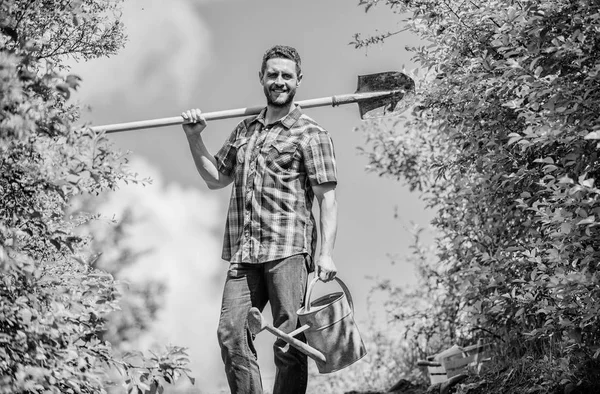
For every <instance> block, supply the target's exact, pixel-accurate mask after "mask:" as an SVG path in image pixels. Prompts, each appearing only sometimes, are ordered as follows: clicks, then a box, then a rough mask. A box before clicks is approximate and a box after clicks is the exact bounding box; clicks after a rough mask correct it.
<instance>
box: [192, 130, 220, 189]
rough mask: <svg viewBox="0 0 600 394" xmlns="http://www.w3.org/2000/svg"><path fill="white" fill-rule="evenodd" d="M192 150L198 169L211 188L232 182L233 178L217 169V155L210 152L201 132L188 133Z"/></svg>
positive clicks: (218, 187)
mask: <svg viewBox="0 0 600 394" xmlns="http://www.w3.org/2000/svg"><path fill="white" fill-rule="evenodd" d="M187 139H188V143H189V145H190V151H191V152H192V157H193V158H194V163H195V164H196V169H197V170H198V173H200V176H201V177H202V179H204V181H205V182H206V185H207V186H208V188H209V189H220V188H222V187H225V186H227V185H228V184H229V183H231V178H229V177H226V176H224V175H223V174H221V173H220V172H219V170H218V169H217V161H216V160H215V157H214V156H213V155H211V154H210V153H209V152H208V149H207V148H206V145H205V144H204V141H203V140H202V136H201V135H200V134H196V135H191V136H190V135H188V136H187Z"/></svg>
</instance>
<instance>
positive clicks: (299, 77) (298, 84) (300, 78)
mask: <svg viewBox="0 0 600 394" xmlns="http://www.w3.org/2000/svg"><path fill="white" fill-rule="evenodd" d="M302 77H303V75H302V73H300V74H299V75H298V78H297V79H298V82H296V86H300V82H302Z"/></svg>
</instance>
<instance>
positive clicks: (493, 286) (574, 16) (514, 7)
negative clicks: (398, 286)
mask: <svg viewBox="0 0 600 394" xmlns="http://www.w3.org/2000/svg"><path fill="white" fill-rule="evenodd" d="M378 3H380V1H378V0H361V1H360V4H362V5H364V6H365V7H366V8H367V9H368V8H369V7H372V6H375V5H377V4H378ZM385 4H386V5H387V6H389V7H391V9H392V10H393V11H394V12H397V13H398V14H402V15H408V17H407V19H406V28H407V29H408V30H410V31H411V32H413V33H415V34H417V35H418V36H419V37H421V38H422V39H423V40H424V41H425V42H426V44H425V45H423V46H419V47H412V48H408V49H409V50H410V51H412V53H413V60H414V61H415V62H416V63H417V64H418V65H419V66H420V67H421V68H422V69H423V70H424V71H422V72H421V74H420V77H419V81H418V82H419V83H418V85H419V90H420V102H419V103H418V104H417V105H416V106H415V107H414V111H413V112H412V114H411V116H410V117H408V118H407V119H406V120H405V121H382V122H381V123H380V124H379V125H376V126H375V127H374V128H367V134H368V141H369V143H370V148H369V149H368V150H367V151H366V152H365V153H366V155H367V157H368V158H369V162H370V168H371V169H372V170H373V171H376V172H378V173H380V174H381V175H385V176H392V177H394V178H398V179H403V180H405V181H406V182H407V184H408V185H409V186H410V187H411V188H412V189H414V190H419V191H421V192H422V193H423V196H424V199H425V200H426V201H427V203H428V204H429V206H431V207H434V208H435V209H436V210H437V216H436V219H435V220H434V223H433V224H434V225H435V227H436V228H437V230H438V231H439V236H438V237H437V251H438V252H437V254H438V259H439V261H441V262H443V264H444V266H445V267H446V269H445V275H443V276H440V277H439V281H440V283H441V284H442V285H443V286H445V288H446V289H448V291H450V290H451V289H452V291H456V292H457V293H456V294H457V295H458V301H459V304H458V307H459V309H458V312H459V315H460V316H459V319H458V320H457V323H458V324H459V325H460V330H459V331H460V332H462V333H463V334H464V333H473V332H474V331H473V330H474V329H476V328H481V329H483V332H489V333H493V336H492V338H495V339H496V340H497V341H500V340H499V339H498V338H501V344H502V346H500V347H499V348H500V349H502V351H501V354H500V356H505V357H506V359H510V358H520V357H525V355H527V356H528V357H533V358H534V359H539V358H543V357H550V358H552V359H559V360H561V361H560V362H561V365H564V366H565V368H561V369H554V370H553V371H554V372H553V373H552V374H551V378H552V380H553V381H554V382H557V384H560V385H563V386H564V385H566V384H574V385H577V384H579V383H581V384H585V382H586V381H592V382H593V381H594V380H595V381H597V379H596V378H595V377H593V376H592V375H591V372H590V371H592V370H593V369H594V368H595V369H596V370H597V368H598V365H599V364H600V360H599V356H600V350H599V345H600V343H599V341H600V324H599V323H600V322H599V319H600V314H599V312H600V310H599V308H600V306H599V305H600V277H599V275H600V272H599V270H598V261H599V257H600V244H599V240H600V237H599V227H598V226H599V225H600V200H599V193H600V189H598V187H597V178H598V176H599V175H600V172H599V171H600V164H599V161H598V148H599V147H600V145H599V144H598V142H599V141H598V139H600V122H599V118H598V113H599V112H600V108H599V107H600V83H599V78H600V75H599V73H600V51H599V50H600V34H598V32H599V31H600V4H599V3H598V2H597V1H594V0H558V1H552V2H548V1H541V0H523V1H514V0H493V1H467V2H464V1H459V0H386V2H385ZM384 39H385V34H384V35H382V36H378V37H372V38H369V39H361V37H360V36H356V37H355V40H354V42H353V44H354V45H355V46H356V47H362V46H364V45H368V44H369V43H370V42H379V41H381V40H384ZM464 335H466V334H464ZM457 339H459V338H457ZM584 366H587V367H584ZM546 389H547V388H545V389H544V390H546ZM548 390H549V389H548Z"/></svg>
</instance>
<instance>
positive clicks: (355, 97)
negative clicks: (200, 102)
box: [91, 71, 415, 133]
mask: <svg viewBox="0 0 600 394" xmlns="http://www.w3.org/2000/svg"><path fill="white" fill-rule="evenodd" d="M414 91H415V82H414V81H413V80H412V79H411V78H410V77H408V76H407V75H405V74H403V73H401V72H397V71H388V72H382V73H377V74H368V75H359V76H358V88H357V89H356V92H355V93H350V94H341V95H337V96H331V97H322V98H316V99H310V100H304V101H297V102H296V104H297V105H299V106H300V107H302V108H313V107H324V106H328V105H331V106H333V107H336V106H338V105H343V104H350V103H358V109H359V111H360V117H361V119H370V118H376V117H382V116H393V115H398V114H400V113H401V112H403V111H404V110H406V108H408V107H409V106H410V105H411V104H412V98H413V97H414ZM263 109H264V105H263V106H256V107H248V108H238V109H229V110H224V111H215V112H206V113H203V115H204V118H205V119H206V120H207V121H210V120H218V119H228V118H236V117H241V116H251V115H258V114H259V113H260V111H262V110H263ZM183 123H187V122H186V120H185V119H183V117H181V116H174V117H171V118H161V119H151V120H142V121H137V122H128V123H117V124H110V125H105V126H94V127H92V128H91V129H92V130H93V131H94V132H97V133H100V132H106V133H116V132H118V131H127V130H139V129H149V128H153V127H163V126H171V125H176V124H183Z"/></svg>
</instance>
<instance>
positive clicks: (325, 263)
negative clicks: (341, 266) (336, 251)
mask: <svg viewBox="0 0 600 394" xmlns="http://www.w3.org/2000/svg"><path fill="white" fill-rule="evenodd" d="M316 265H317V267H316V268H317V273H316V274H317V276H318V277H319V279H321V280H322V281H323V282H329V281H330V280H333V278H335V275H336V274H337V268H336V267H335V263H334V262H333V259H332V258H331V256H320V257H319V259H318V260H317V264H316Z"/></svg>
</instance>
